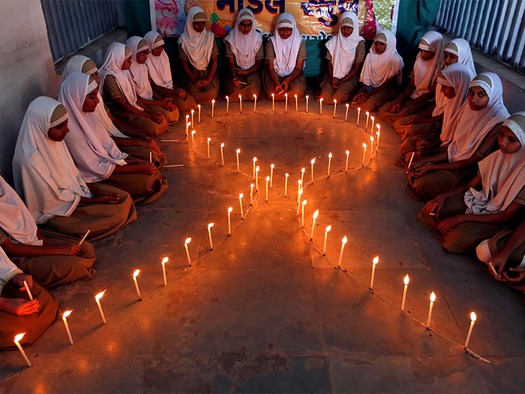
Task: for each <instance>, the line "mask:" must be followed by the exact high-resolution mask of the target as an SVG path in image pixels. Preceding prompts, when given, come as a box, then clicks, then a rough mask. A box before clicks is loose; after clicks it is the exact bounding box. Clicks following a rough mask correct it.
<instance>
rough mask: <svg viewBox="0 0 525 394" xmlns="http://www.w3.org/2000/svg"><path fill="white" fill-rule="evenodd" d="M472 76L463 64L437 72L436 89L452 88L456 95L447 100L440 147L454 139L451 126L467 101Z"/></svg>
mask: <svg viewBox="0 0 525 394" xmlns="http://www.w3.org/2000/svg"><path fill="white" fill-rule="evenodd" d="M472 78H474V75H473V74H472V72H471V71H470V70H469V69H468V68H467V67H466V66H464V65H463V64H459V63H454V64H451V65H450V66H448V67H446V68H444V69H443V70H441V71H440V72H439V75H438V79H437V81H438V89H440V90H441V88H440V87H439V86H450V87H452V88H454V91H455V93H456V95H455V96H454V97H453V98H451V99H447V98H446V97H445V96H443V97H444V98H445V100H446V104H445V106H444V111H443V126H442V128H441V135H440V136H439V138H440V139H441V142H442V144H441V146H447V145H448V144H450V143H451V142H452V140H453V139H454V133H453V126H454V120H455V119H456V116H457V114H458V112H459V109H460V108H461V106H462V105H463V104H464V103H465V101H466V100H467V94H468V87H469V84H470V81H472Z"/></svg>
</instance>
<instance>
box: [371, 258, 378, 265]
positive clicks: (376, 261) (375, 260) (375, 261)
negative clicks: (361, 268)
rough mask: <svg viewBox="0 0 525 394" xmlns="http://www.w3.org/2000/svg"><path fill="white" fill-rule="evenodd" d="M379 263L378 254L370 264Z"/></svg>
mask: <svg viewBox="0 0 525 394" xmlns="http://www.w3.org/2000/svg"><path fill="white" fill-rule="evenodd" d="M377 263H379V256H376V257H374V260H372V264H374V265H376V264H377Z"/></svg>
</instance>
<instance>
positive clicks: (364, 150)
mask: <svg viewBox="0 0 525 394" xmlns="http://www.w3.org/2000/svg"><path fill="white" fill-rule="evenodd" d="M365 156H366V144H365V143H363V167H364V166H365Z"/></svg>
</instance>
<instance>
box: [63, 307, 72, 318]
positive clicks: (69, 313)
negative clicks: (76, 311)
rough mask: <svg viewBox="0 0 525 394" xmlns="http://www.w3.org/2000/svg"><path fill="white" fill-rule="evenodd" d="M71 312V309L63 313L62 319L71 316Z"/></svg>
mask: <svg viewBox="0 0 525 394" xmlns="http://www.w3.org/2000/svg"><path fill="white" fill-rule="evenodd" d="M72 312H73V310H71V309H68V310H67V311H65V312H64V313H63V314H62V317H65V318H66V319H67V318H68V317H69V315H71V313H72Z"/></svg>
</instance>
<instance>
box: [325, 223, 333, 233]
mask: <svg viewBox="0 0 525 394" xmlns="http://www.w3.org/2000/svg"><path fill="white" fill-rule="evenodd" d="M331 229H332V226H331V225H330V226H326V229H325V230H324V231H326V232H327V233H329V232H330V230H331Z"/></svg>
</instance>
